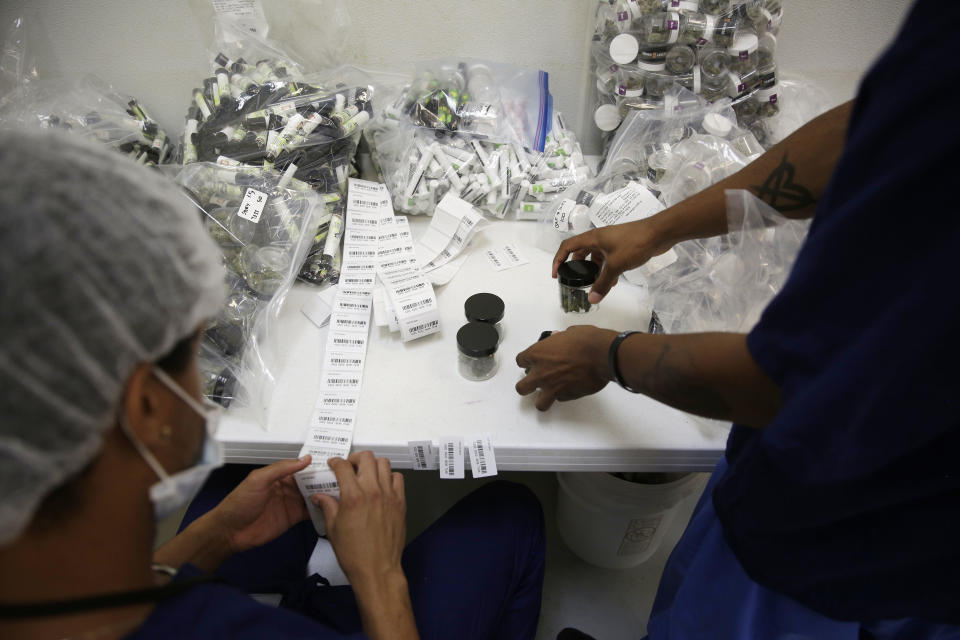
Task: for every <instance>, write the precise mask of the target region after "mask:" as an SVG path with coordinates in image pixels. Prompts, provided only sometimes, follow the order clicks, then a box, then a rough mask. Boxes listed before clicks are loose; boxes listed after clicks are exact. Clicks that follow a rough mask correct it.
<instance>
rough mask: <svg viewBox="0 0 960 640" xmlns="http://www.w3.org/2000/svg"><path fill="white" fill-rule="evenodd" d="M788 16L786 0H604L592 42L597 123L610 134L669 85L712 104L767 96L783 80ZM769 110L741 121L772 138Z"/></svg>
mask: <svg viewBox="0 0 960 640" xmlns="http://www.w3.org/2000/svg"><path fill="white" fill-rule="evenodd" d="M782 21H783V6H782V2H781V0H747V1H740V2H730V1H729V0H708V1H704V2H699V3H698V2H687V1H684V0H671V2H669V3H668V2H663V1H661V0H616V1H615V2H610V0H599V2H598V5H597V11H596V14H595V22H594V36H593V41H592V43H591V54H592V55H591V58H592V70H593V77H594V80H595V81H596V87H597V106H596V110H595V112H594V121H595V123H596V126H597V127H598V128H599V129H600V130H601V131H604V132H611V131H614V130H616V129H617V127H618V126H620V122H622V120H623V119H624V118H625V117H626V112H627V111H628V110H631V109H634V110H646V109H656V108H657V107H658V106H660V103H662V96H663V94H664V92H665V91H666V90H667V89H668V88H669V85H670V84H671V83H672V84H674V85H679V86H683V87H684V88H686V89H688V90H689V91H692V92H694V93H695V94H697V95H699V96H701V97H703V98H704V99H705V100H707V101H709V102H713V101H715V100H719V99H723V98H727V97H730V98H734V99H738V100H739V99H743V100H744V101H745V102H749V101H750V100H749V98H753V99H754V100H755V101H758V100H767V101H768V100H769V97H770V96H769V94H766V95H761V96H756V95H755V92H756V91H758V90H759V89H761V88H763V89H766V90H770V89H772V88H774V87H775V85H776V83H777V80H776V62H775V52H776V47H777V34H778V33H779V31H780V26H781V24H782ZM617 74H620V76H621V77H620V80H619V81H618V82H615V81H613V80H612V77H613V76H615V75H617ZM647 79H649V81H650V82H649V86H647V82H646V81H647ZM761 84H762V87H761ZM767 104H769V102H768V103H767ZM771 111H772V110H771V109H767V110H765V111H764V112H759V110H756V111H754V112H752V113H744V114H741V112H740V111H737V117H738V118H739V120H738V123H739V124H740V126H741V127H742V128H744V129H747V128H751V127H753V128H756V131H755V132H754V135H755V136H756V137H757V138H758V139H760V140H761V141H763V142H766V140H767V138H766V136H765V135H764V130H763V126H764V123H763V119H765V118H767V117H769V114H770V112H771Z"/></svg>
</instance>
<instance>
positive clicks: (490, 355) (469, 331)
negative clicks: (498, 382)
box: [457, 322, 500, 382]
mask: <svg viewBox="0 0 960 640" xmlns="http://www.w3.org/2000/svg"><path fill="white" fill-rule="evenodd" d="M499 339H500V336H499V335H498V334H497V330H496V329H494V328H493V325H491V324H487V323H485V322H468V323H467V324H465V325H463V326H462V327H460V330H459V331H457V350H458V351H459V353H458V359H457V366H458V369H459V371H460V375H461V376H463V377H464V378H465V379H467V380H470V381H473V382H479V381H481V380H489V379H490V378H492V377H493V376H494V375H496V373H497V369H498V368H499V366H500V359H499V357H498V356H497V344H498V341H499Z"/></svg>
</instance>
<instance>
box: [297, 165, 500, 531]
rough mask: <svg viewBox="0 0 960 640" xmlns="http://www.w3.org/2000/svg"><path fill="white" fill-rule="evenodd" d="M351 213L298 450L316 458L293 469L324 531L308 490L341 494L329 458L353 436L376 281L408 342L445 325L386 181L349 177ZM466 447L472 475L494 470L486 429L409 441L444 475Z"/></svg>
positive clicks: (417, 461)
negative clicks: (313, 394)
mask: <svg viewBox="0 0 960 640" xmlns="http://www.w3.org/2000/svg"><path fill="white" fill-rule="evenodd" d="M465 215H466V214H465ZM472 215H473V214H470V216H472ZM468 217H469V216H468ZM346 218H347V219H346V232H345V234H344V246H343V265H342V267H341V270H340V281H339V283H338V285H337V292H336V295H335V297H334V300H333V308H332V313H331V315H330V321H329V330H328V334H327V342H326V348H325V350H324V361H323V365H322V369H321V375H320V392H319V395H318V398H317V403H316V405H315V407H314V411H313V415H312V416H311V419H310V427H309V429H308V432H307V437H306V441H305V442H304V445H303V448H302V449H301V451H300V455H301V456H303V455H306V454H310V455H311V456H312V462H311V464H310V466H309V467H307V468H306V469H304V470H303V471H301V472H300V473H298V474H297V475H296V481H297V485H298V487H299V488H300V492H301V493H302V494H303V496H304V498H306V499H307V500H306V502H307V508H308V510H309V511H310V517H311V519H312V520H313V523H314V527H315V528H316V529H317V531H318V532H320V533H323V532H324V531H325V525H324V522H323V516H322V514H321V513H320V512H319V510H317V509H316V508H315V507H314V506H313V504H312V503H311V502H310V500H309V498H310V496H312V495H314V494H316V493H323V494H327V495H332V496H339V494H340V490H339V486H338V484H337V480H336V477H335V476H334V473H333V471H331V470H330V468H329V467H328V466H327V460H328V459H330V458H333V457H342V458H346V457H347V456H348V455H349V453H350V447H351V445H352V443H353V433H354V427H355V424H356V416H357V409H358V405H359V402H360V390H361V385H362V382H363V368H364V362H365V360H366V353H367V343H368V341H369V334H370V324H371V313H372V311H373V308H374V289H375V288H376V289H377V290H378V298H380V299H382V300H385V301H388V304H387V305H385V306H386V309H387V315H388V316H389V318H388V323H389V325H390V328H391V330H395V331H397V330H398V331H399V332H400V335H401V340H403V341H404V342H408V341H410V340H414V339H417V338H420V337H423V336H426V335H430V334H432V333H436V332H438V331H439V330H440V314H439V310H438V307H437V299H436V294H435V293H434V290H433V286H432V285H431V283H430V281H429V280H427V279H426V278H425V277H424V276H423V275H422V274H421V270H420V268H419V265H418V260H417V252H416V249H415V247H414V243H413V237H412V235H411V233H410V227H409V224H408V222H407V219H406V218H405V217H398V216H394V215H393V206H392V205H391V198H390V194H389V192H388V191H387V188H386V186H385V185H383V184H378V183H375V182H368V181H365V180H357V179H354V178H351V179H350V181H349V186H348V197H347V215H346ZM474 226H476V220H475V219H473V218H472V217H470V222H469V228H470V229H471V230H472V227H474ZM455 228H457V227H455ZM458 230H459V229H458ZM451 235H453V234H451ZM457 240H459V241H461V242H462V239H461V238H457ZM464 449H467V450H469V452H470V456H471V458H470V462H471V469H472V471H473V475H474V477H484V476H490V475H496V473H497V467H496V461H495V459H494V453H493V447H492V444H491V442H490V436H489V435H487V434H484V435H481V436H477V437H473V438H468V439H467V444H466V446H464V441H463V439H462V438H460V437H454V438H445V439H442V440H441V442H440V444H439V446H437V445H434V443H433V442H432V441H420V442H411V443H410V451H411V459H412V460H413V462H414V468H415V469H439V471H440V476H441V477H444V478H463V477H464V475H463V467H464Z"/></svg>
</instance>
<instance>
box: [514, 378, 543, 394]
mask: <svg viewBox="0 0 960 640" xmlns="http://www.w3.org/2000/svg"><path fill="white" fill-rule="evenodd" d="M539 385H540V378H539V376H532V375H528V376H524V377H523V379H521V380H520V381H519V382H518V383H517V384H516V386H515V387H514V389H516V390H517V393H519V394H520V395H522V396H528V395H530V394H531V393H533V392H534V391H536V390H537V388H538V387H539Z"/></svg>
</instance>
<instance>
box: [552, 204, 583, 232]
mask: <svg viewBox="0 0 960 640" xmlns="http://www.w3.org/2000/svg"><path fill="white" fill-rule="evenodd" d="M576 206H577V203H576V201H575V200H571V199H570V198H564V199H563V200H561V201H560V206H558V207H557V211H556V212H555V213H554V214H553V228H554V229H556V230H557V231H562V232H563V233H566V232H568V231H570V229H571V226H570V214H571V213H572V212H573V209H574V207H576Z"/></svg>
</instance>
